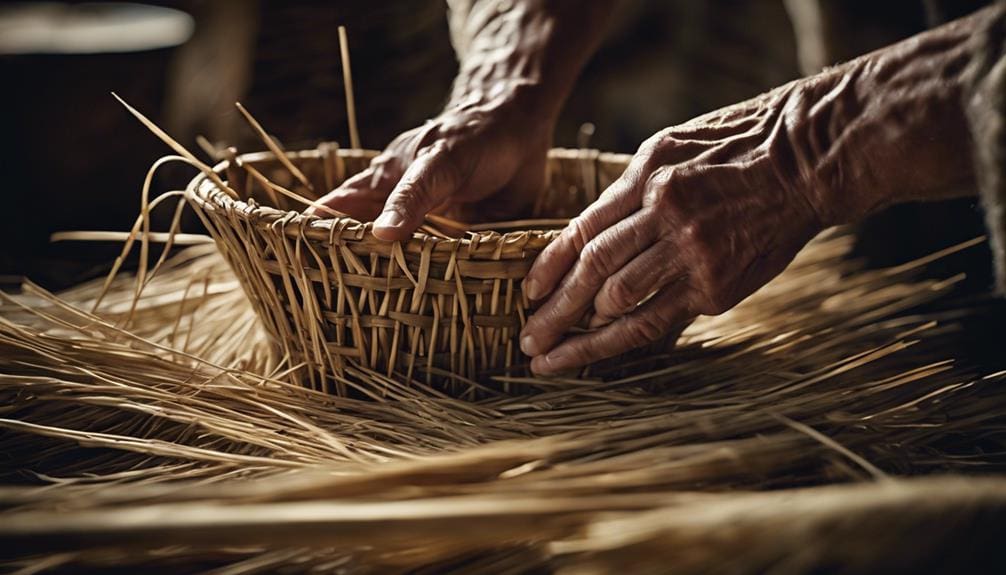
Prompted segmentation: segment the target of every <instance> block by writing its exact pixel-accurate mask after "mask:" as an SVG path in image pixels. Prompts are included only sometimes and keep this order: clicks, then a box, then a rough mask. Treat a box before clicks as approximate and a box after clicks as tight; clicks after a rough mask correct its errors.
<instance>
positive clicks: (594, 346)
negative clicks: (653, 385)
mask: <svg viewBox="0 0 1006 575" xmlns="http://www.w3.org/2000/svg"><path fill="white" fill-rule="evenodd" d="M690 289H691V288H690V287H689V286H688V282H676V283H674V284H671V285H669V286H667V287H666V288H664V289H663V290H661V291H660V292H659V293H657V295H655V296H654V297H653V298H652V299H650V300H649V301H648V302H646V303H645V304H643V305H641V306H639V308H637V309H636V311H634V312H632V313H631V314H629V315H626V316H622V317H621V318H619V319H618V320H616V321H614V322H613V323H611V324H609V325H607V326H605V327H603V328H601V329H599V330H597V331H594V332H591V333H586V334H583V335H577V336H574V337H571V338H569V339H567V340H566V341H564V342H562V343H561V344H559V345H558V346H556V348H555V349H553V350H551V351H549V352H548V353H547V354H542V355H538V356H537V357H535V358H534V359H532V360H531V371H533V372H534V373H536V374H538V375H552V374H556V373H559V372H562V371H566V370H570V369H573V368H577V367H582V366H585V365H587V364H590V363H593V362H596V361H600V360H602V359H606V358H609V357H614V356H616V355H618V354H621V353H625V352H627V351H629V350H631V349H635V348H637V347H642V346H644V345H647V344H650V343H653V342H655V341H658V340H660V339H661V338H662V337H665V336H667V335H668V334H670V333H672V332H673V330H674V329H675V326H677V325H678V324H681V323H683V322H685V321H686V320H688V319H690V318H691V317H692V316H694V314H693V313H692V311H691V305H690V303H689V302H688V293H689V290H690Z"/></svg>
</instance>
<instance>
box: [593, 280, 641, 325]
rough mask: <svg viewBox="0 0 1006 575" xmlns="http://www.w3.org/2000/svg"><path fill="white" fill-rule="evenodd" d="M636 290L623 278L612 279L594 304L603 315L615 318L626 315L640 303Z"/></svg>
mask: <svg viewBox="0 0 1006 575" xmlns="http://www.w3.org/2000/svg"><path fill="white" fill-rule="evenodd" d="M639 299H640V298H639V296H638V294H636V293H635V289H633V287H632V286H630V285H629V283H628V281H626V280H625V279H623V278H617V279H614V278H613V279H611V280H609V281H608V282H607V283H605V286H604V288H603V289H602V290H601V293H600V294H598V296H597V298H596V299H595V302H594V308H595V309H596V310H597V311H598V312H599V313H601V314H603V315H606V316H609V317H614V316H618V315H620V314H624V313H626V312H627V311H629V310H631V309H632V308H634V307H635V306H636V304H638V303H639Z"/></svg>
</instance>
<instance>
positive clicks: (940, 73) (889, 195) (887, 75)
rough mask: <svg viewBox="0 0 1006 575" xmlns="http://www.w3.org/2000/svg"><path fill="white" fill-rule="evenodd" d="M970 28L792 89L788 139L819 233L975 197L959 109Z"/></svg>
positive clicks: (930, 36)
mask: <svg viewBox="0 0 1006 575" xmlns="http://www.w3.org/2000/svg"><path fill="white" fill-rule="evenodd" d="M969 20H970V19H965V20H961V21H957V22H954V23H952V24H950V25H947V26H944V27H941V28H937V29H935V30H932V31H929V32H926V33H924V34H921V35H919V36H916V37H914V38H912V39H909V40H907V41H904V42H902V43H899V44H895V45H893V46H890V47H888V48H884V49H882V50H879V51H877V52H874V53H872V54H868V55H866V56H863V57H861V58H858V59H856V60H853V61H851V62H848V63H846V64H843V65H841V66H839V67H836V68H832V69H830V70H827V71H825V72H824V73H822V74H819V75H818V76H814V77H812V78H807V79H805V80H800V81H797V82H796V83H795V84H794V89H793V91H792V95H791V100H792V101H791V102H788V103H787V106H788V108H789V110H791V111H792V112H793V113H792V114H791V115H790V116H791V117H789V118H787V135H788V136H789V137H788V139H789V140H790V142H791V145H792V147H793V149H794V152H793V155H794V157H797V158H802V160H803V161H802V162H801V164H800V167H801V168H802V169H801V170H800V177H801V180H802V183H803V185H804V186H805V187H806V189H807V190H808V196H809V198H810V200H811V201H812V203H814V205H815V206H816V207H817V210H818V212H819V213H820V214H821V217H822V220H823V222H824V223H825V224H826V225H834V224H841V223H849V222H854V221H857V220H859V219H862V218H863V217H865V216H867V215H869V214H871V213H873V212H876V211H879V210H880V209H883V208H884V207H887V206H889V205H893V204H897V203H903V202H910V201H926V200H938V199H945V198H951V197H958V196H963V195H970V194H973V190H974V185H973V184H974V182H973V180H974V168H973V163H972V159H971V153H970V148H969V143H970V134H969V131H968V123H967V120H966V118H965V116H964V108H963V103H962V95H963V87H964V72H965V70H966V69H967V66H966V64H967V62H968V61H969V60H970V59H971V58H972V56H973V52H974V49H975V48H974V42H973V40H972V36H973V34H972V31H973V30H972V28H973V27H974V26H973V24H974V22H969Z"/></svg>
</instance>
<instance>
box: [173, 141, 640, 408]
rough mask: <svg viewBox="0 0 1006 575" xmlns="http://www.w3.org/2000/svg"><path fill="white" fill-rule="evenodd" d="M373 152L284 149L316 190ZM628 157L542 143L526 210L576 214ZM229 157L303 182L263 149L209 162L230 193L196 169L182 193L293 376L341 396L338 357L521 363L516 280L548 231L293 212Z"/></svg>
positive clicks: (480, 374)
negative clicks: (386, 229)
mask: <svg viewBox="0 0 1006 575" xmlns="http://www.w3.org/2000/svg"><path fill="white" fill-rule="evenodd" d="M374 155H375V152H370V151H364V150H338V149H336V148H335V147H334V146H326V145H322V146H319V148H318V149H316V150H308V151H303V152H297V153H290V154H288V156H289V157H290V159H291V160H292V161H293V163H294V164H295V165H296V166H297V167H298V168H299V169H300V170H301V171H302V172H303V173H304V175H305V176H306V177H307V178H308V180H309V182H310V183H311V184H312V187H313V188H314V189H315V190H325V191H327V190H330V189H332V188H334V187H335V186H337V185H338V184H339V183H340V182H342V181H343V180H345V179H346V178H347V177H349V176H351V175H353V174H354V173H357V172H359V171H361V170H363V169H364V168H366V166H367V165H368V164H369V160H370V158H372V157H373V156H374ZM628 158H629V156H625V155H615V154H602V153H599V152H597V151H596V150H558V149H557V150H553V151H552V152H551V153H550V155H549V181H548V185H547V189H546V190H545V192H544V193H543V194H542V195H541V197H540V199H539V201H538V203H537V205H536V206H535V207H534V217H536V218H569V217H573V216H575V215H576V214H578V213H579V212H580V211H581V210H582V209H583V208H584V207H585V206H586V205H588V204H589V203H590V202H592V201H593V200H594V199H596V198H597V195H598V194H599V191H600V190H603V189H604V188H605V187H606V186H607V185H608V184H610V183H611V182H613V181H614V180H615V179H616V178H617V177H618V176H619V175H620V174H621V173H622V171H623V170H624V169H625V166H626V164H627V162H628ZM238 166H253V167H254V169H257V170H258V171H259V172H261V173H262V174H263V175H265V176H267V177H268V179H269V180H271V181H272V182H274V183H276V184H279V185H282V186H284V187H287V188H289V189H298V188H297V186H301V187H300V189H298V191H299V192H301V193H304V195H308V194H309V193H310V192H308V191H307V190H306V189H304V187H303V186H302V185H301V184H298V182H297V180H296V179H295V178H294V177H293V176H292V175H291V173H290V172H289V171H288V170H287V169H286V168H284V167H283V166H282V164H281V163H280V162H279V161H278V160H277V159H276V157H275V156H274V155H273V154H270V153H256V154H247V155H243V156H240V157H239V158H238V161H236V162H232V163H227V162H224V163H222V164H220V165H218V166H217V167H216V168H215V169H216V170H217V171H218V172H220V173H222V174H225V175H226V179H227V180H228V186H230V187H231V188H233V189H234V190H235V191H236V192H238V194H239V195H240V197H241V198H242V199H241V200H234V199H232V198H230V197H229V196H227V195H226V194H225V193H224V192H223V191H221V190H220V189H218V188H217V187H216V186H215V185H214V184H213V183H212V182H211V181H210V180H209V179H208V178H206V177H205V176H204V175H200V176H198V177H196V178H195V179H194V180H193V181H192V182H191V184H190V185H189V187H188V189H187V192H186V193H187V196H188V198H189V199H190V200H191V202H192V203H193V204H194V205H195V207H196V208H197V209H196V211H197V213H199V215H200V217H201V218H202V220H203V222H204V223H205V224H206V226H207V228H208V229H209V231H210V233H211V234H212V235H213V236H214V238H215V239H216V241H217V244H218V246H219V247H220V249H221V251H222V252H223V254H224V256H225V257H226V258H227V260H228V261H229V263H230V265H231V267H233V268H234V271H235V272H236V274H237V275H238V277H239V279H240V281H241V283H242V285H243V287H244V290H245V291H246V293H247V295H248V297H249V298H250V300H251V302H252V304H253V306H254V307H255V309H256V311H257V313H258V315H259V316H260V317H261V319H262V322H263V324H264V326H265V329H266V331H267V332H268V333H269V334H270V335H271V336H272V337H273V338H274V339H275V346H274V347H275V349H276V350H277V353H278V354H279V356H278V358H277V359H279V358H285V359H287V361H288V362H289V365H292V366H293V365H303V366H305V367H306V373H307V376H306V378H305V377H304V376H303V371H304V370H302V371H301V374H300V375H298V379H299V381H301V382H302V383H304V384H307V385H310V386H311V387H313V388H316V389H325V390H327V391H330V392H334V393H338V394H344V393H346V392H347V389H346V383H345V378H344V377H343V375H344V370H345V368H346V366H347V361H353V362H355V363H356V364H358V365H361V366H364V367H367V368H370V369H373V370H375V371H378V372H384V373H386V374H387V375H391V374H392V373H393V372H396V371H397V372H400V373H403V374H405V375H406V376H407V377H418V378H420V379H425V380H426V381H427V382H431V381H437V382H444V381H445V380H446V381H452V382H453V383H454V384H463V383H466V382H467V383H470V382H472V381H479V380H481V381H485V380H486V378H487V376H489V375H492V374H514V373H517V374H520V373H522V372H523V370H524V366H525V365H526V361H527V358H526V357H524V356H523V355H522V354H521V352H520V349H519V346H518V337H519V334H520V330H521V327H522V326H523V325H524V322H525V321H526V319H527V317H528V313H529V309H528V308H529V302H528V301H527V300H526V298H525V297H524V296H523V294H522V293H521V289H520V283H521V280H522V279H523V278H524V276H525V274H526V273H527V272H528V270H529V269H530V267H531V263H532V262H533V260H534V258H535V256H537V254H538V253H540V252H541V250H542V249H544V247H545V246H546V245H548V243H549V242H550V241H551V240H552V239H553V238H554V237H556V236H557V234H558V233H559V232H558V230H556V229H537V230H517V231H506V230H501V231H480V232H469V233H467V234H466V235H465V237H462V238H448V237H439V236H437V235H434V234H432V233H430V234H427V233H422V232H418V233H416V234H414V236H413V238H412V239H410V240H408V241H406V242H386V241H381V240H378V239H376V238H375V237H374V236H373V235H372V234H371V225H370V224H367V223H361V222H358V221H356V220H353V219H350V218H335V219H332V218H323V217H317V216H306V215H304V214H303V213H301V210H302V209H303V206H300V205H295V204H296V203H295V202H293V201H289V200H287V199H286V198H285V197H284V196H277V195H276V194H275V192H274V191H273V190H269V189H267V186H265V185H263V184H262V183H260V180H257V179H256V178H253V177H251V174H250V173H249V171H247V169H246V168H243V167H238ZM315 195H317V194H315Z"/></svg>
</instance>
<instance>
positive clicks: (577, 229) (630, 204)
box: [523, 171, 642, 300]
mask: <svg viewBox="0 0 1006 575" xmlns="http://www.w3.org/2000/svg"><path fill="white" fill-rule="evenodd" d="M628 174H629V172H628V171H626V174H623V175H622V177H620V178H619V179H618V180H616V181H615V182H614V183H613V184H611V186H609V187H608V189H607V190H605V191H604V193H603V194H601V197H600V198H598V200H597V201H596V202H594V203H593V204H591V205H590V206H589V207H588V208H587V209H586V210H585V211H584V212H583V213H582V214H580V215H579V216H577V217H576V218H574V219H573V220H571V221H570V222H569V225H567V226H566V228H565V229H563V230H562V233H561V234H559V237H557V238H556V239H555V240H553V241H552V243H550V244H549V245H548V247H546V248H545V249H544V250H543V251H542V252H541V254H539V255H538V257H537V258H535V261H534V264H533V265H532V266H531V270H530V271H528V274H527V277H525V278H524V284H523V289H524V293H525V294H526V295H527V297H528V298H530V299H532V300H539V299H542V298H544V297H545V296H547V295H548V294H550V293H552V290H554V289H555V286H557V285H558V284H559V281H560V280H561V279H562V278H563V277H564V276H565V275H566V273H567V272H568V271H569V269H570V268H571V267H572V266H573V263H574V262H575V261H576V259H577V256H578V255H579V254H580V251H581V250H582V249H583V247H584V246H585V245H587V243H588V242H589V241H590V239H591V238H593V237H596V236H597V235H598V234H600V233H601V231H602V230H605V229H607V228H608V227H610V226H611V225H612V224H614V223H615V222H617V221H618V220H620V219H622V218H624V217H626V216H628V215H629V214H631V213H632V212H634V211H636V209H638V208H639V203H640V200H641V197H642V191H641V187H640V186H639V185H637V178H635V177H631V176H629V175H628Z"/></svg>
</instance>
